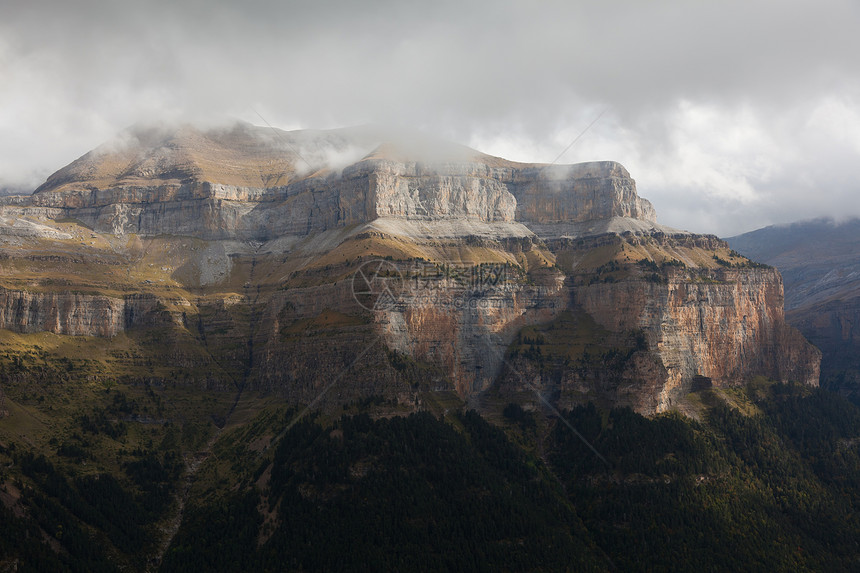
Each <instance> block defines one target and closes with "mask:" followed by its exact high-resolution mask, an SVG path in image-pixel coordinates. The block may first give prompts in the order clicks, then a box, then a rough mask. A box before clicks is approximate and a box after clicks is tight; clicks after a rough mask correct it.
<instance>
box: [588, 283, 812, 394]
mask: <svg viewBox="0 0 860 573" xmlns="http://www.w3.org/2000/svg"><path fill="white" fill-rule="evenodd" d="M574 296H575V299H576V303H577V304H579V305H580V306H581V308H583V309H584V310H585V311H586V312H588V313H589V314H590V315H591V316H593V317H594V318H595V320H597V321H598V322H599V323H600V324H601V325H602V326H604V327H605V328H607V329H609V330H611V331H617V332H623V331H630V330H636V329H638V330H642V331H643V332H644V333H645V334H646V335H647V337H648V342H649V347H650V348H651V349H653V350H654V351H655V352H656V354H657V355H658V356H659V359H660V362H661V364H662V366H663V368H665V372H666V376H665V380H663V381H662V382H661V383H659V384H658V385H657V386H658V389H659V394H658V400H657V404H656V409H657V411H661V410H665V409H667V408H668V407H670V406H671V405H672V401H673V399H678V398H680V397H681V396H683V395H684V394H686V393H687V392H689V391H690V389H691V382H692V380H693V379H694V377H697V376H704V377H707V378H710V379H711V381H712V383H713V384H714V385H715V386H722V387H726V386H736V385H739V384H743V383H744V382H745V381H748V380H751V379H752V378H753V377H755V376H757V375H763V376H767V377H769V378H772V379H774V380H781V381H786V382H787V381H794V382H800V383H803V384H809V385H813V386H816V385H818V376H819V371H818V364H819V361H820V353H819V352H818V351H817V350H816V349H815V348H814V347H812V346H811V345H809V344H808V343H806V341H804V340H803V338H802V337H801V336H800V335H799V333H798V332H797V331H795V330H794V329H792V328H791V327H790V326H788V325H787V324H786V322H785V318H784V315H783V310H782V300H783V293H782V280H781V278H780V276H779V273H778V272H777V271H775V270H774V269H759V268H753V269H720V270H714V271H705V272H702V271H698V270H696V271H692V272H691V271H690V270H687V269H684V270H675V269H672V270H671V271H670V272H668V273H667V277H666V280H665V282H652V281H641V280H625V281H620V282H616V283H611V284H594V285H587V286H582V287H579V288H577V289H575V293H574Z"/></svg>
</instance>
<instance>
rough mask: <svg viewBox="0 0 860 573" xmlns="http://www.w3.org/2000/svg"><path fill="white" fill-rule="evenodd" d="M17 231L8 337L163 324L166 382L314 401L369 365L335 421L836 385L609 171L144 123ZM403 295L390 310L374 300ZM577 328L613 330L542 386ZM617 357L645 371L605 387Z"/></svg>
mask: <svg viewBox="0 0 860 573" xmlns="http://www.w3.org/2000/svg"><path fill="white" fill-rule="evenodd" d="M0 222H2V223H3V224H2V226H0V241H2V242H1V243H0V252H2V256H3V257H5V258H6V259H7V260H8V261H9V264H7V265H4V269H3V270H2V271H0V273H2V274H0V281H2V286H3V290H2V291H0V326H2V327H3V328H7V329H10V330H13V331H16V332H20V333H34V332H39V331H48V332H53V333H57V334H69V335H75V336H107V337H113V336H117V335H118V334H120V333H129V335H130V336H132V338H134V337H136V336H137V335H138V334H139V333H142V332H144V331H145V330H146V329H149V330H150V331H151V330H152V329H160V330H161V331H163V332H164V334H163V336H161V339H162V340H165V341H167V340H170V341H171V343H170V345H169V348H164V349H161V350H159V349H157V348H152V347H149V348H147V349H146V350H143V349H140V352H144V353H152V352H162V351H163V352H166V353H167V355H168V356H170V359H169V360H166V361H161V360H157V362H159V363H162V362H163V363H170V364H175V365H187V366H193V367H194V368H193V369H192V370H190V371H189V370H188V369H187V368H186V369H184V370H182V371H180V370H178V369H177V370H174V371H172V372H171V374H168V375H167V376H168V378H169V379H170V380H176V379H177V377H180V379H183V380H185V382H184V383H187V384H189V385H192V386H197V387H204V388H212V389H227V388H231V387H234V388H237V389H242V390H244V389H249V390H260V391H265V392H273V393H275V394H277V395H279V396H282V397H284V398H286V399H289V400H294V401H298V402H305V403H310V402H312V401H314V400H316V399H317V397H318V396H319V395H320V392H321V391H322V389H323V388H325V387H326V380H331V379H332V378H334V377H336V376H337V375H338V374H339V373H342V372H344V371H345V370H348V369H350V368H353V369H354V370H356V371H358V372H362V374H361V375H356V374H351V376H353V377H354V380H353V381H352V383H351V384H350V385H348V386H346V387H339V388H338V390H337V392H333V393H332V394H331V395H330V396H325V399H324V400H323V402H322V404H323V405H325V404H329V405H334V406H337V405H339V404H342V403H345V402H349V401H351V400H358V399H364V398H366V397H368V396H371V395H377V394H378V395H382V396H384V397H385V398H386V399H388V400H393V401H394V402H396V403H398V404H401V405H403V406H408V407H414V405H415V404H420V403H421V401H422V400H423V399H424V398H423V396H424V395H425V393H426V392H427V391H437V390H439V391H453V392H455V393H456V394H457V395H458V396H459V397H461V398H463V399H467V400H470V401H475V400H478V401H480V400H482V399H483V398H482V397H483V396H485V394H486V391H487V390H488V389H490V388H491V387H492V386H494V385H496V386H499V388H497V390H498V391H499V392H501V393H502V394H505V393H508V392H515V393H518V392H520V390H522V388H523V387H527V388H539V389H541V390H540V392H543V393H547V394H548V395H556V398H553V400H555V401H557V402H558V404H560V405H561V404H568V405H574V404H577V403H581V402H587V401H590V400H599V401H602V402H604V403H607V404H614V405H621V404H627V405H630V406H632V407H634V408H635V409H637V410H638V411H641V412H644V413H654V412H659V411H664V410H667V409H669V408H671V407H673V404H677V403H679V402H682V401H683V397H684V395H685V394H686V393H687V392H689V390H690V389H691V388H692V383H693V380H694V379H696V378H697V377H699V378H707V379H710V380H711V381H712V383H713V384H715V385H717V386H730V385H736V384H740V383H742V382H743V381H745V380H747V379H750V378H752V377H754V376H756V375H764V376H768V377H771V378H774V379H779V380H797V381H801V382H803V383H808V384H817V380H818V356H817V354H816V351H815V350H814V349H813V348H812V347H810V346H809V345H808V344H807V343H806V342H805V341H804V340H803V339H802V337H800V336H799V335H798V334H797V333H796V332H795V331H794V330H792V329H791V328H790V327H788V326H787V325H786V324H785V322H784V320H783V310H782V305H783V301H782V296H783V295H782V283H781V279H780V276H779V274H778V273H777V272H776V271H774V270H772V269H768V268H762V267H761V266H759V265H756V264H754V263H751V262H750V261H749V260H747V259H745V258H743V257H739V256H735V255H733V254H732V253H731V252H730V249H729V248H728V246H727V245H726V244H725V243H723V242H722V241H720V240H719V239H717V238H715V237H709V236H698V235H693V234H690V233H687V232H681V231H676V230H673V229H669V228H666V227H663V226H661V225H659V224H658V223H657V222H656V214H655V212H654V209H653V207H652V206H651V204H650V203H649V202H648V201H646V200H645V199H642V198H640V197H638V195H637V193H636V185H635V181H634V180H633V179H632V178H631V176H630V174H629V173H628V172H627V170H626V169H624V167H622V166H621V165H619V164H617V163H614V162H609V161H607V162H594V163H586V164H579V165H573V166H555V165H530V164H519V163H514V162H510V161H506V160H504V159H500V158H495V157H490V156H487V155H484V154H482V153H479V152H477V151H474V150H471V149H468V148H464V147H462V146H458V145H454V144H450V143H446V142H440V141H436V140H433V139H430V138H427V137H423V136H420V135H415V134H407V135H404V134H403V133H396V134H389V133H383V132H381V131H379V130H375V129H372V128H355V129H345V130H332V131H310V132H306V131H299V132H281V131H277V130H272V129H264V128H258V127H254V126H250V125H246V124H238V125H235V126H233V127H230V128H219V129H211V130H208V131H201V130H199V129H196V128H193V127H189V126H183V127H179V128H172V129H167V128H163V127H159V128H146V129H145V128H140V127H138V128H132V129H130V130H128V131H127V132H125V133H124V134H122V135H121V136H120V137H119V138H118V139H117V141H114V142H111V143H108V144H105V145H104V146H102V147H100V148H98V149H96V150H94V151H91V152H90V153H87V154H86V155H84V156H83V157H81V158H80V159H78V160H76V161H74V162H73V163H71V164H70V165H69V166H67V167H65V168H63V169H61V170H60V171H58V172H57V173H55V174H54V175H52V176H50V177H49V178H48V180H47V181H46V182H45V183H44V184H43V185H42V186H41V187H39V188H38V189H37V190H36V191H35V193H34V194H33V195H32V196H30V197H15V198H10V199H7V200H5V201H4V206H3V207H2V208H0ZM381 263H385V264H384V265H382V266H381ZM383 268H384V269H385V272H386V273H387V274H386V276H381V275H379V273H380V271H381V269H383ZM395 278H396V279H397V280H394V279H395ZM357 281H358V282H357ZM361 281H364V283H365V284H363V285H362V284H361ZM383 284H384V285H385V288H384V289H382V290H384V294H385V296H386V297H387V298H386V300H387V301H388V302H389V303H390V304H381V303H380V301H379V300H377V299H376V298H374V299H373V301H372V303H371V301H369V300H364V301H363V300H362V296H359V294H360V291H361V289H362V288H365V289H366V291H367V292H366V293H365V294H366V295H367V296H373V297H375V295H376V294H379V293H374V288H375V287H379V286H381V285H383ZM356 289H358V291H357V290H356ZM365 298H367V297H365ZM383 302H384V301H383ZM570 313H573V316H580V315H582V314H583V313H584V314H585V315H587V316H588V317H589V319H588V320H593V321H595V322H596V324H597V325H598V326H599V331H598V330H595V329H591V331H592V332H593V333H594V334H595V336H594V337H593V338H590V339H587V340H585V342H584V343H582V344H578V345H574V346H572V347H570V348H555V349H554V350H553V357H552V358H551V360H550V361H549V362H545V363H544V365H543V366H541V368H539V369H538V370H536V371H532V370H529V367H528V365H527V364H525V363H524V364H522V365H520V367H519V368H518V367H516V366H515V365H513V364H512V360H513V359H512V360H508V359H507V358H506V355H507V353H509V352H510V345H511V344H512V343H514V341H515V337H516V336H517V333H518V332H519V331H520V330H521V329H522V328H523V327H527V326H529V325H537V324H546V323H552V322H553V321H556V324H559V325H564V327H563V329H562V330H564V329H567V330H569V332H568V333H567V335H566V336H568V337H574V338H576V337H579V338H580V339H581V338H582V336H581V333H580V332H579V331H580V330H581V328H582V324H584V323H583V322H582V321H580V320H579V319H576V320H572V321H571V320H568V319H566V318H565V317H567V316H568V315H570ZM598 332H599V334H598ZM632 332H635V333H640V334H637V335H636V336H637V337H638V338H636V337H634V338H636V340H638V342H636V343H635V344H634V345H633V346H631V345H630V344H629V341H630V340H632V339H630V337H629V335H630V333H632ZM320 340H322V341H324V344H320V342H319V341H320ZM377 340H378V341H380V342H381V344H379V345H376V344H370V347H369V350H367V354H362V349H364V348H365V347H366V346H368V343H372V342H375V341H377ZM520 340H521V339H520ZM561 340H564V338H563V337H562V339H561ZM536 344H537V346H540V341H537V342H536ZM541 350H543V349H541ZM606 352H618V353H621V354H623V355H624V356H625V359H624V360H623V361H622V362H619V363H618V364H617V366H616V367H615V370H613V371H612V372H608V371H607V370H606V369H603V368H597V369H596V371H595V369H593V368H592V367H593V366H594V364H592V363H593V362H594V361H595V360H598V362H599V361H600V360H601V359H599V358H597V357H599V356H602V355H603V354H605V353H606ZM404 360H405V361H406V362H404ZM356 361H358V362H356ZM550 362H551V365H550ZM404 364H408V367H407V366H404ZM506 365H507V366H508V367H511V366H513V371H517V372H519V371H520V370H521V369H526V370H529V374H528V375H527V376H526V377H525V378H523V377H522V376H520V375H515V376H514V377H513V378H511V376H510V372H508V373H507V374H505V373H504V372H503V371H504V369H505V367H506ZM577 365H578V366H577ZM105 368H106V373H110V374H114V372H113V370H112V369H116V372H115V373H116V374H121V375H125V376H130V377H132V378H134V377H140V376H141V375H143V374H142V373H141V372H139V371H138V370H137V369H135V368H130V367H128V364H118V363H111V364H109V365H105ZM583 368H586V369H588V371H589V372H588V374H587V375H579V374H576V372H577V371H581V370H582V369H583ZM508 370H510V368H509V369H508ZM189 372H193V374H189ZM500 374H502V376H501V377H500ZM145 375H146V376H149V377H152V376H155V377H158V376H159V375H163V374H154V373H146V374H145ZM532 394H534V392H532ZM476 403H477V402H476Z"/></svg>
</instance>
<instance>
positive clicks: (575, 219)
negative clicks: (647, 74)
mask: <svg viewBox="0 0 860 573" xmlns="http://www.w3.org/2000/svg"><path fill="white" fill-rule="evenodd" d="M377 137H378V136H377ZM375 141H376V140H375V139H374V138H373V136H371V135H370V134H366V133H362V132H355V131H354V130H353V131H349V130H335V131H332V132H323V133H316V134H310V135H308V134H305V133H304V132H298V133H296V132H289V133H288V132H275V133H274V135H273V134H272V133H268V132H267V131H265V130H262V129H260V128H253V127H251V126H238V127H236V128H234V129H233V130H231V131H214V132H200V131H197V130H194V129H192V128H189V127H185V128H182V129H180V130H178V131H176V132H167V133H160V132H154V133H153V132H152V131H151V130H139V129H138V130H132V131H131V132H129V133H127V134H125V138H124V139H123V140H122V141H121V142H120V143H117V144H114V145H112V146H106V147H104V148H100V149H97V150H95V151H93V152H90V153H88V154H87V155H84V156H83V157H81V158H80V159H78V160H76V161H75V162H73V163H72V164H70V165H69V166H67V167H65V168H64V169H61V170H60V171H58V172H57V173H55V174H54V175H52V176H51V177H49V178H48V180H47V181H46V182H45V184H44V185H42V186H41V187H39V188H38V189H37V190H36V192H35V193H34V195H33V197H32V199H31V201H30V202H31V204H32V206H34V207H42V208H45V209H54V210H56V209H59V210H61V215H60V217H66V218H74V219H77V220H80V221H82V222H84V223H86V224H87V225H89V226H91V227H93V228H95V229H96V230H97V231H99V232H107V233H114V234H131V233H133V234H139V235H158V234H164V233H170V234H183V235H191V236H197V237H201V238H206V239H227V238H241V239H252V240H270V239H273V238H276V237H279V236H283V235H299V236H305V235H308V234H311V233H315V232H321V231H325V230H327V229H332V228H336V227H343V226H347V225H351V224H355V223H367V222H370V221H373V220H375V219H377V218H380V217H396V218H401V219H406V220H429V221H440V220H457V221H460V220H466V221H468V220H473V221H481V222H486V223H493V222H511V221H514V220H517V221H523V222H525V223H526V224H528V223H536V224H554V223H581V222H585V221H595V220H606V219H611V218H632V219H637V220H641V221H643V222H646V223H656V215H655V213H654V209H653V207H651V205H650V203H648V201H646V200H644V199H641V198H639V197H638V196H637V194H636V187H635V182H634V181H633V179H632V178H631V177H630V175H629V173H628V172H627V170H626V169H624V167H622V166H621V165H619V164H617V163H614V162H609V161H605V162H595V163H588V164H581V165H576V166H542V165H527V164H519V163H515V162H510V161H505V160H502V159H499V158H495V157H490V156H487V155H483V154H481V153H479V152H477V151H474V150H470V149H467V148H459V147H457V146H452V145H451V144H446V145H445V146H440V145H439V144H436V146H437V148H441V151H442V152H440V149H436V150H435V152H434V153H433V154H431V157H432V158H431V159H429V160H416V158H414V157H409V156H408V155H407V156H404V155H403V151H402V150H401V148H400V147H398V146H396V145H395V146H392V145H388V144H380V145H378V146H376V147H375V149H370V148H368V146H370V145H373V142H375ZM309 145H312V146H313V148H314V149H315V150H317V151H319V150H320V149H322V150H327V151H328V152H330V153H336V152H339V151H343V150H344V149H347V148H348V149H353V150H355V149H366V151H367V154H366V155H365V156H364V158H362V159H360V160H358V161H356V162H354V163H352V164H350V165H347V166H345V167H343V168H342V169H340V170H333V169H332V168H331V162H330V161H329V160H327V159H326V158H325V157H317V158H314V159H306V156H308V155H307V154H308V153H309V152H307V151H301V150H300V148H301V146H305V147H307V146H309ZM302 149H303V148H302ZM317 155H318V154H317ZM302 167H305V169H304V170H302V169H301V168H302ZM46 213H47V211H46ZM55 216H56V215H55Z"/></svg>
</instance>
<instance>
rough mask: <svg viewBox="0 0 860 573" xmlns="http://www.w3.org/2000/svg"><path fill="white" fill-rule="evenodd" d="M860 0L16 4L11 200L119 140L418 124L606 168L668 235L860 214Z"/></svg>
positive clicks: (4, 100) (10, 51)
mask: <svg viewBox="0 0 860 573" xmlns="http://www.w3.org/2000/svg"><path fill="white" fill-rule="evenodd" d="M858 17H860V7H858V5H857V3H856V2H853V1H851V0H845V1H841V0H824V1H817V2H811V1H800V0H789V1H779V2H777V1H764V0H760V1H747V2H738V1H728V2H720V3H716V2H713V3H710V2H709V3H705V2H681V1H656V2H648V3H643V2H633V1H630V0H628V1H620V2H586V1H577V2H538V3H530V4H525V3H519V2H505V1H502V2H486V3H465V4H464V3H462V2H458V3H454V2H436V3H426V2H425V3H410V2H393V1H391V2H388V1H376V2H362V3H355V2H311V1H308V2H287V3H285V2H277V1H267V0H252V1H250V2H245V3H242V4H241V5H240V4H238V3H236V4H233V3H229V2H224V1H222V2H203V1H202V0H187V1H180V2H167V1H162V0H156V1H150V2H140V1H137V2H95V1H84V2H76V3H60V2H57V3H51V2H41V3H40V2H20V1H12V2H7V3H6V6H5V7H4V14H3V18H2V22H0V187H2V186H4V185H30V186H32V187H35V185H37V184H38V183H39V182H40V180H41V179H44V177H45V176H47V175H48V174H49V173H50V172H51V171H53V170H55V169H57V168H59V167H60V166H62V165H63V164H65V163H68V162H69V161H71V160H72V159H74V158H75V157H77V156H79V155H82V154H83V153H84V152H86V151H87V150H89V149H91V148H93V147H95V146H97V145H98V144H100V143H101V142H102V141H104V140H107V139H109V138H110V137H112V136H113V135H114V134H115V133H116V132H118V131H120V130H121V129H123V128H124V127H126V126H127V125H129V124H132V123H135V122H139V121H147V120H152V119H160V120H163V119H168V120H171V119H180V118H182V119H188V120H192V121H223V119H224V118H225V117H236V118H239V119H242V120H245V121H249V122H252V123H257V124H259V123H261V122H260V120H259V117H258V116H257V115H256V114H257V113H259V114H261V115H263V116H264V117H265V118H266V119H267V120H268V121H269V122H270V123H272V124H274V125H277V126H279V127H284V128H296V127H317V128H325V127H336V126H342V125H354V124H360V123H367V122H379V123H386V124H400V125H406V126H414V127H418V128H420V129H423V130H425V131H428V132H430V133H433V134H436V135H439V136H442V137H447V138H450V139H454V140H456V141H459V142H461V143H465V144H470V145H473V146H476V147H478V148H479V149H481V150H482V151H485V152H489V153H495V154H499V155H504V156H506V157H509V158H511V159H519V160H525V161H551V160H552V159H554V158H555V157H556V155H558V153H559V152H560V151H561V150H562V149H564V148H565V147H566V146H567V144H569V143H570V141H572V140H573V138H574V137H575V136H576V135H577V134H578V133H579V132H580V131H581V130H582V129H583V128H584V127H585V126H586V125H588V123H589V122H590V121H591V120H593V119H594V117H596V116H597V115H598V114H599V113H600V112H601V111H603V110H606V113H605V115H604V116H603V117H602V118H601V120H600V121H599V122H598V123H597V124H596V125H595V126H594V127H593V128H592V129H591V130H590V131H589V133H588V134H587V135H586V136H585V137H583V139H582V140H581V141H580V142H579V143H578V144H577V145H576V146H574V148H572V149H571V150H570V151H569V152H568V153H567V154H565V156H564V157H562V159H561V161H562V162H574V161H583V160H589V159H615V160H618V161H620V162H622V163H624V164H625V166H627V167H628V169H629V170H630V171H631V173H632V174H633V175H634V177H636V178H637V181H638V183H639V190H640V193H641V194H642V195H643V196H646V197H648V198H649V199H651V200H652V201H653V202H654V203H655V205H656V207H657V210H658V214H659V215H660V219H661V221H663V222H664V223H666V224H669V225H673V226H677V227H683V228H688V229H692V230H696V231H702V232H713V233H719V234H732V233H736V232H741V231H744V230H748V229H751V228H755V227H758V226H762V225H766V224H771V223H776V222H785V221H790V220H793V219H799V218H804V217H808V216H818V215H835V216H839V215H846V214H854V215H860V201H858V199H857V198H856V194H857V191H858V184H857V182H858V175H860V173H858V167H857V166H858V165H860V161H858V159H860V157H858V156H860V73H858V72H860V56H858V54H860V36H858V35H857V34H856V32H855V30H854V29H853V27H854V26H855V24H856V22H858V21H860V18H858Z"/></svg>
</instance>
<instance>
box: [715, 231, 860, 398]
mask: <svg viewBox="0 0 860 573" xmlns="http://www.w3.org/2000/svg"><path fill="white" fill-rule="evenodd" d="M727 241H728V242H729V244H731V245H732V247H734V248H735V249H736V250H737V251H739V252H741V253H743V254H744V255H746V256H748V257H752V258H755V259H756V260H760V261H763V262H766V263H768V264H770V265H773V266H775V267H777V268H778V269H779V270H780V272H781V273H782V276H783V278H784V280H785V308H786V318H787V320H788V322H789V323H791V324H792V325H793V326H795V327H797V328H798V329H799V330H800V331H801V332H802V333H803V334H804V336H806V337H807V338H808V339H809V340H810V341H812V342H813V343H814V344H815V345H816V346H818V347H819V348H820V349H821V350H822V353H823V355H822V362H821V374H822V383H823V384H825V385H827V386H828V387H831V388H833V389H837V390H841V391H845V392H848V393H851V394H852V395H855V398H856V397H858V396H860V395H858V390H860V326H858V325H860V255H859V254H858V253H860V219H853V220H848V221H844V222H841V223H836V222H835V221H833V220H830V219H817V220H812V221H803V222H798V223H793V224H791V225H784V226H775V227H766V228H764V229H759V230H757V231H752V232H750V233H745V234H743V235H739V236H737V237H732V238H729V239H727Z"/></svg>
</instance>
